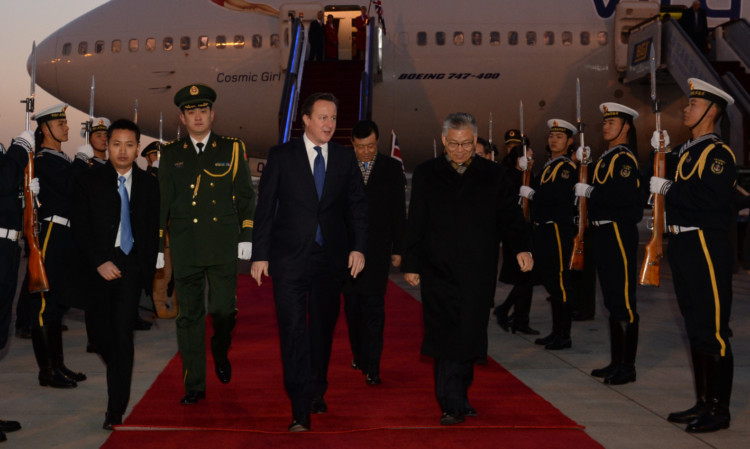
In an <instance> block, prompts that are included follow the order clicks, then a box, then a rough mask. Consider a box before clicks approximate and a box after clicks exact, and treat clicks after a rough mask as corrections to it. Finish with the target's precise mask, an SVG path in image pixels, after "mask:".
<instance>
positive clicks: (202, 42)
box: [198, 36, 209, 50]
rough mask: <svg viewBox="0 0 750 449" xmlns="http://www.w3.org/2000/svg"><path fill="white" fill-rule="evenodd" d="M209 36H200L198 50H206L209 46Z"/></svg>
mask: <svg viewBox="0 0 750 449" xmlns="http://www.w3.org/2000/svg"><path fill="white" fill-rule="evenodd" d="M208 43H209V42H208V36H200V37H198V50H205V49H207V48H208Z"/></svg>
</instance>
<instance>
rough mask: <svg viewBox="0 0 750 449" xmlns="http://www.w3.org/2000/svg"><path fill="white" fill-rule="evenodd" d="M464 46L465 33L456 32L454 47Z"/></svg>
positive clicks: (454, 34)
mask: <svg viewBox="0 0 750 449" xmlns="http://www.w3.org/2000/svg"><path fill="white" fill-rule="evenodd" d="M463 44H464V33H463V32H462V31H456V32H455V33H453V45H456V46H459V47H460V46H461V45H463Z"/></svg>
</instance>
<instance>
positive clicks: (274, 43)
mask: <svg viewBox="0 0 750 449" xmlns="http://www.w3.org/2000/svg"><path fill="white" fill-rule="evenodd" d="M271 48H279V35H278V33H274V34H272V35H271Z"/></svg>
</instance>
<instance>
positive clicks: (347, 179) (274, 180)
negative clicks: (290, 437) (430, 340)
mask: <svg viewBox="0 0 750 449" xmlns="http://www.w3.org/2000/svg"><path fill="white" fill-rule="evenodd" d="M337 108H338V100H337V99H336V97H334V96H333V95H332V94H329V93H317V94H313V95H311V96H310V97H308V98H307V99H306V100H305V102H304V104H303V105H302V121H303V122H304V124H305V133H304V135H303V136H302V138H301V139H295V140H292V141H289V142H287V143H285V144H283V145H280V146H277V147H273V148H271V150H270V151H269V153H268V162H267V163H266V166H265V168H264V169H263V175H262V176H261V178H260V185H259V186H258V191H259V196H258V207H257V209H256V211H255V224H256V225H255V234H254V238H253V243H254V246H255V253H254V254H253V264H252V267H251V273H252V276H253V278H254V279H255V280H256V281H257V282H258V284H259V285H260V283H261V276H262V275H266V276H269V273H270V275H271V276H273V293H274V300H275V303H276V315H277V318H278V323H279V334H280V337H281V358H282V363H283V365H284V387H285V388H286V391H287V394H288V395H289V397H290V399H291V402H292V416H293V420H292V423H291V424H290V425H289V431H290V432H301V431H306V430H308V429H309V428H310V413H311V412H312V413H325V412H326V411H327V406H326V403H325V401H324V400H323V395H324V394H325V392H326V388H327V387H328V382H327V380H326V376H327V373H328V361H329V359H330V356H331V343H332V341H333V329H334V327H335V325H336V319H337V318H338V312H339V305H340V294H341V287H342V284H343V282H344V279H345V278H346V275H347V267H348V269H349V274H350V275H351V276H352V277H356V276H357V275H358V274H359V273H360V272H361V271H362V268H363V267H364V264H365V256H364V252H365V248H366V243H367V203H366V200H365V192H364V186H363V184H362V174H361V173H360V171H359V167H358V166H357V159H356V157H355V156H354V152H353V151H352V150H350V149H348V148H345V147H343V146H341V145H339V144H337V143H335V142H330V140H331V137H333V133H334V131H335V130H336V111H337ZM347 235H350V236H351V238H350V239H349V240H347ZM308 317H309V320H308ZM308 323H309V325H308Z"/></svg>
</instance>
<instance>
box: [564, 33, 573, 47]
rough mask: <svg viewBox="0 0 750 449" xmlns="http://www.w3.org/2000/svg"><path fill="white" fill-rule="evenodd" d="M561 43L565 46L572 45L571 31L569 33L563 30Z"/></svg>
mask: <svg viewBox="0 0 750 449" xmlns="http://www.w3.org/2000/svg"><path fill="white" fill-rule="evenodd" d="M562 43H563V45H564V46H566V47H568V46H570V45H573V33H571V32H570V31H563V33H562Z"/></svg>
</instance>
